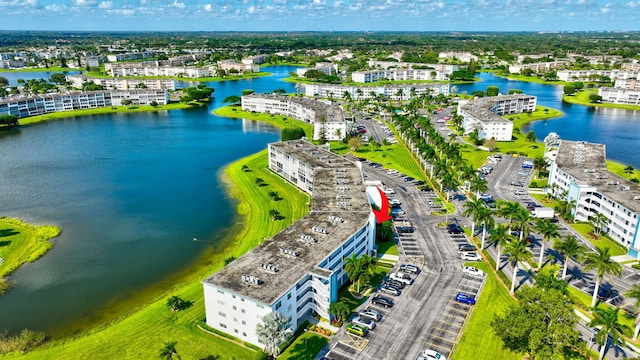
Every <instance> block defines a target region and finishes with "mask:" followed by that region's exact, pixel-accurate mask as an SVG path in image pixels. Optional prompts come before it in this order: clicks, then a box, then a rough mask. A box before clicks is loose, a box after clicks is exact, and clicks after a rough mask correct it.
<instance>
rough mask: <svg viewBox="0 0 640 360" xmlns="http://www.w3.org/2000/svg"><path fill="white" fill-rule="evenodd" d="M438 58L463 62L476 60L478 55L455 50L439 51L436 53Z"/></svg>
mask: <svg viewBox="0 0 640 360" xmlns="http://www.w3.org/2000/svg"><path fill="white" fill-rule="evenodd" d="M438 58H439V59H458V60H460V61H461V62H463V63H468V62H471V60H473V61H478V57H477V56H475V55H473V54H472V53H468V52H455V51H448V52H440V53H438Z"/></svg>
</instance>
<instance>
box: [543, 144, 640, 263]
mask: <svg viewBox="0 0 640 360" xmlns="http://www.w3.org/2000/svg"><path fill="white" fill-rule="evenodd" d="M606 160H607V158H606V150H605V145H604V144H593V143H588V142H585V141H568V140H561V142H560V146H559V148H558V154H557V157H556V158H555V160H554V161H553V162H552V163H551V170H550V173H549V187H550V189H551V191H552V192H553V193H554V195H556V196H562V194H565V192H566V199H565V200H567V201H569V202H570V203H573V204H574V207H573V209H572V214H573V216H574V218H575V220H577V221H590V220H592V219H593V218H594V216H596V215H597V214H603V215H604V217H605V218H606V222H605V224H604V229H603V231H604V232H605V233H607V234H609V236H611V238H612V239H614V240H615V241H617V242H619V243H620V244H622V245H624V246H625V247H626V248H627V249H628V254H629V255H631V256H633V257H634V258H636V259H640V228H639V225H638V224H639V222H638V216H639V215H640V186H639V185H638V184H636V183H633V182H631V181H629V180H626V179H625V178H623V177H620V176H618V175H616V174H614V173H611V172H609V171H608V170H607V164H606Z"/></svg>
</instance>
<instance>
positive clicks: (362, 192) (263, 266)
mask: <svg viewBox="0 0 640 360" xmlns="http://www.w3.org/2000/svg"><path fill="white" fill-rule="evenodd" d="M270 145H271V146H273V147H276V148H280V149H281V150H283V151H285V152H286V153H288V154H289V155H291V156H293V157H295V158H297V159H299V160H300V161H301V162H304V163H307V164H310V165H311V166H312V167H313V169H314V183H313V195H312V197H311V209H310V212H309V213H308V214H307V215H306V216H304V217H303V218H301V219H300V220H298V221H297V222H295V223H294V224H292V225H291V226H289V227H288V228H286V229H284V230H282V231H281V232H279V233H278V234H276V235H275V236H274V237H273V238H271V239H267V240H265V241H264V242H263V243H262V244H260V245H258V246H257V247H256V248H254V249H253V250H251V251H249V252H248V253H246V254H245V255H243V256H242V257H240V258H239V259H236V260H234V261H233V262H231V263H230V264H229V265H227V266H225V267H224V268H223V269H221V270H220V271H218V272H217V273H215V274H213V275H212V276H210V277H209V278H207V279H205V280H204V282H205V283H209V284H212V285H215V286H216V287H219V288H224V289H226V290H228V291H231V292H233V293H236V294H238V295H240V296H243V297H246V298H251V299H254V300H256V301H259V302H261V303H263V304H266V305H271V304H272V303H273V302H274V301H276V300H277V299H278V298H280V297H281V296H282V295H284V294H285V292H286V291H288V290H289V289H290V288H291V287H292V286H294V285H295V284H296V283H297V282H298V281H300V280H301V279H302V278H303V277H305V276H307V275H308V274H309V273H315V274H318V275H321V276H324V277H329V276H330V275H331V273H332V271H329V270H327V269H321V268H319V267H318V266H317V265H318V264H320V262H322V260H324V259H325V258H326V257H327V256H329V255H330V254H331V253H332V252H333V251H335V250H336V249H337V248H338V247H340V246H342V245H343V243H344V242H345V240H346V239H348V238H350V237H352V236H353V235H354V234H355V233H356V232H357V231H359V230H360V229H362V228H363V227H364V226H366V224H367V222H368V221H369V217H370V216H371V205H370V204H369V199H368V197H367V194H366V186H365V185H364V183H363V180H362V179H363V178H362V173H361V171H360V169H359V168H358V167H357V166H356V165H355V164H354V163H353V162H351V161H349V160H346V159H345V158H343V157H341V156H338V155H335V154H333V153H331V152H328V151H325V150H322V149H320V148H319V147H317V146H315V145H313V144H310V143H308V142H307V141H304V140H296V141H288V142H281V143H274V144H270ZM292 186H293V185H292ZM274 269H275V270H274ZM247 275H248V276H252V277H255V278H258V279H259V280H260V282H259V284H255V283H254V282H251V281H245V280H244V279H243V276H247Z"/></svg>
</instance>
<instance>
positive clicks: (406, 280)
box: [389, 272, 413, 285]
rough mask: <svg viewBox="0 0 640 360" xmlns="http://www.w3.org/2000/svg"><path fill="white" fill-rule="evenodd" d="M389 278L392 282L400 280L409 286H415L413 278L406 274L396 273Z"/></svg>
mask: <svg viewBox="0 0 640 360" xmlns="http://www.w3.org/2000/svg"><path fill="white" fill-rule="evenodd" d="M389 278H390V279H391V280H398V281H400V282H401V283H403V284H407V285H411V284H413V279H412V278H411V276H409V275H407V274H404V273H399V272H394V273H391V275H389Z"/></svg>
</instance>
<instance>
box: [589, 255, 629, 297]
mask: <svg viewBox="0 0 640 360" xmlns="http://www.w3.org/2000/svg"><path fill="white" fill-rule="evenodd" d="M584 264H585V266H584V271H589V270H592V269H596V273H597V277H596V287H595V288H594V289H593V297H592V299H591V307H594V306H596V301H597V300H598V290H599V288H600V283H601V282H602V279H603V278H604V277H605V275H608V276H609V277H611V276H612V275H615V276H620V275H622V265H620V264H619V263H617V262H615V261H613V260H611V255H610V254H609V248H608V247H605V248H599V247H596V252H590V253H587V254H586V255H585V256H584Z"/></svg>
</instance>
